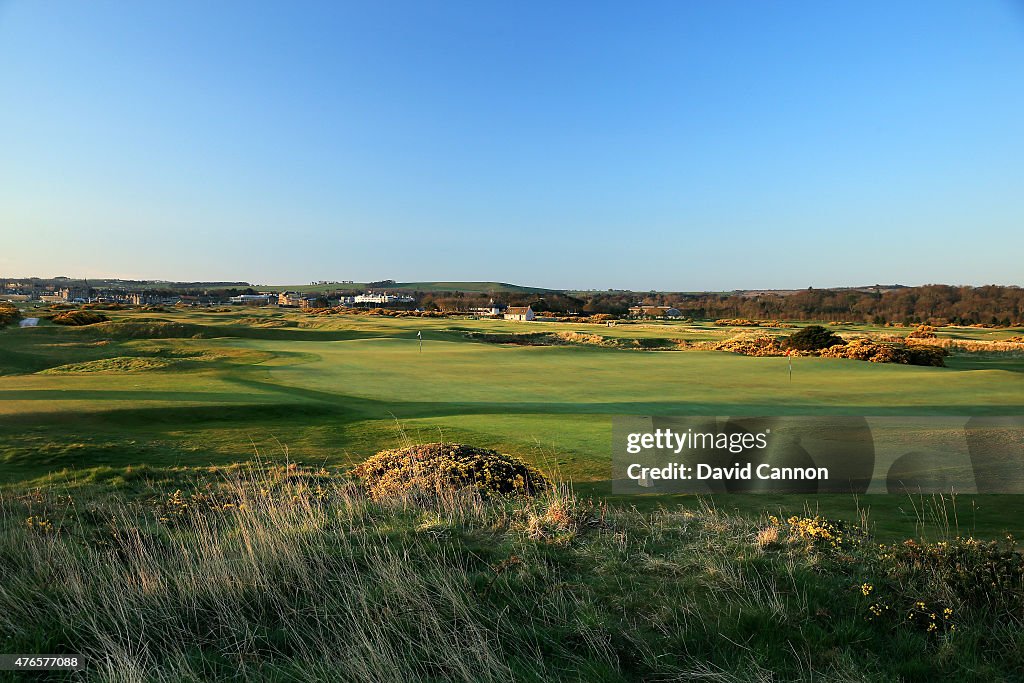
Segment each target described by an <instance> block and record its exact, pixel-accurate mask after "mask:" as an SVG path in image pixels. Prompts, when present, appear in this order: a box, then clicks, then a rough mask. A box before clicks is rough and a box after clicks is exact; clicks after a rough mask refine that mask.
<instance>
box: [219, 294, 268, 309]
mask: <svg viewBox="0 0 1024 683" xmlns="http://www.w3.org/2000/svg"><path fill="white" fill-rule="evenodd" d="M271 299H274V301H275V303H276V299H275V298H274V297H273V296H272V295H270V294H239V295H238V296H233V297H231V298H230V299H228V301H230V302H231V303H232V304H235V305H236V306H237V305H241V306H266V305H268V304H270V302H271Z"/></svg>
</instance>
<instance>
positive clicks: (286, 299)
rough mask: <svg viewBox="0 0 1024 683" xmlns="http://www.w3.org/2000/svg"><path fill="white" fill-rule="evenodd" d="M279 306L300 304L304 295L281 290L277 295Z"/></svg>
mask: <svg viewBox="0 0 1024 683" xmlns="http://www.w3.org/2000/svg"><path fill="white" fill-rule="evenodd" d="M277 305H278V306H300V305H302V295H301V294H299V293H298V292H281V293H280V294H278V295H277Z"/></svg>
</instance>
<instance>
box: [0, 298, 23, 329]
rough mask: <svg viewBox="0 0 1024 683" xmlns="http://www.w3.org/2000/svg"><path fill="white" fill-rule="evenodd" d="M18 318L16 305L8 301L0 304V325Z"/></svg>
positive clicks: (19, 318) (19, 316)
mask: <svg viewBox="0 0 1024 683" xmlns="http://www.w3.org/2000/svg"><path fill="white" fill-rule="evenodd" d="M18 320H21V313H19V312H18V309H17V307H16V306H13V305H12V304H9V303H2V304H0V327H3V326H5V325H9V324H11V323H13V322H17V321H18Z"/></svg>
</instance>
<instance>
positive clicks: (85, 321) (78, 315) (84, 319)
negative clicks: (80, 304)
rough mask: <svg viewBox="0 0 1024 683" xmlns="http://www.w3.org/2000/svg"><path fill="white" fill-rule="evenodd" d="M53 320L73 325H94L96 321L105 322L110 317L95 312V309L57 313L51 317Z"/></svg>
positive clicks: (61, 323)
mask: <svg viewBox="0 0 1024 683" xmlns="http://www.w3.org/2000/svg"><path fill="white" fill-rule="evenodd" d="M51 320H53V322H55V323H57V324H58V325H71V326H74V327H81V326H83V325H95V324H96V323H105V322H107V321H108V320H110V318H108V317H107V316H105V315H103V314H102V313H97V312H96V311H65V312H63V313H58V314H57V315H55V316H53V318H51Z"/></svg>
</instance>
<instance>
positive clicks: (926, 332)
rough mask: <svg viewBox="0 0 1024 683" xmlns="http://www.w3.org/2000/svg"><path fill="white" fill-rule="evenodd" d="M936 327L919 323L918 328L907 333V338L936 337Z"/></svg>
mask: <svg viewBox="0 0 1024 683" xmlns="http://www.w3.org/2000/svg"><path fill="white" fill-rule="evenodd" d="M935 337H936V334H935V328H934V327H932V326H931V325H918V326H917V329H916V330H914V331H913V332H911V333H910V334H908V335H907V339H935Z"/></svg>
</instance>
